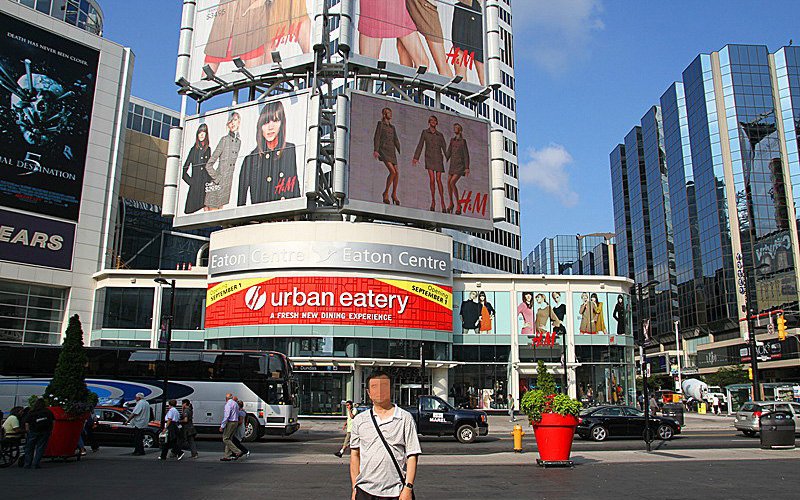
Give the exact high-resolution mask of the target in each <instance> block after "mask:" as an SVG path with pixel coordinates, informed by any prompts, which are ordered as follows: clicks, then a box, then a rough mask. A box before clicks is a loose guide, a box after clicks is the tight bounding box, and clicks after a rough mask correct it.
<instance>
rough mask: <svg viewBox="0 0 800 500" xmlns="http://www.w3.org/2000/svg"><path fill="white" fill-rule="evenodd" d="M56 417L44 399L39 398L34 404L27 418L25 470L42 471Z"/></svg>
mask: <svg viewBox="0 0 800 500" xmlns="http://www.w3.org/2000/svg"><path fill="white" fill-rule="evenodd" d="M54 421H55V417H54V416H53V412H51V411H50V410H49V409H48V408H47V406H46V405H45V403H44V399H42V398H39V399H37V400H36V402H35V403H33V407H32V408H31V411H30V413H28V415H27V416H26V417H25V430H26V431H27V433H28V437H27V442H26V443H25V468H26V469H30V468H31V466H33V467H34V468H36V469H41V468H42V466H41V465H40V463H41V461H42V455H44V450H45V448H47V441H49V440H50V433H51V432H52V431H53V422H54Z"/></svg>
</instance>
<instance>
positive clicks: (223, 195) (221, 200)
mask: <svg viewBox="0 0 800 500" xmlns="http://www.w3.org/2000/svg"><path fill="white" fill-rule="evenodd" d="M241 147H242V140H241V138H240V137H239V132H228V133H227V134H225V135H224V136H222V138H221V139H220V140H219V142H218V143H217V147H216V148H215V149H214V152H213V153H211V157H210V158H209V159H208V163H206V172H208V175H209V177H211V182H209V183H208V188H207V189H206V203H205V205H206V207H208V208H210V209H219V208H222V207H223V205H226V204H227V203H228V202H229V201H230V199H231V184H232V183H233V171H234V169H235V168H236V159H237V158H238V157H239V149H241ZM217 163H219V166H218V167H216V168H215V167H214V165H215V164H217Z"/></svg>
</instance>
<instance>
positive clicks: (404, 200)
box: [345, 92, 492, 229]
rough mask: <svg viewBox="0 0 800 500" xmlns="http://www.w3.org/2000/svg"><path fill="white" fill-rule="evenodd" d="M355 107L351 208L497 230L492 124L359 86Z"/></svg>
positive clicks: (352, 135)
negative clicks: (493, 205)
mask: <svg viewBox="0 0 800 500" xmlns="http://www.w3.org/2000/svg"><path fill="white" fill-rule="evenodd" d="M350 106H351V108H350V109H351V111H350V160H349V165H350V176H349V180H348V204H347V206H346V207H345V210H348V211H352V212H366V213H372V214H381V215H383V216H385V217H387V218H396V219H403V220H408V221H414V222H420V221H425V222H431V223H436V224H440V225H446V226H452V227H466V228H475V229H491V228H492V211H491V206H490V205H491V196H490V195H489V194H490V184H491V181H490V172H489V169H490V161H489V125H488V122H486V121H484V120H480V119H476V118H469V117H466V116H460V115H455V114H451V113H446V112H443V111H441V110H434V109H430V108H426V107H424V106H418V105H415V104H410V103H407V102H401V101H397V100H392V99H386V98H380V97H373V96H371V95H367V94H363V93H360V92H352V93H351V105H350Z"/></svg>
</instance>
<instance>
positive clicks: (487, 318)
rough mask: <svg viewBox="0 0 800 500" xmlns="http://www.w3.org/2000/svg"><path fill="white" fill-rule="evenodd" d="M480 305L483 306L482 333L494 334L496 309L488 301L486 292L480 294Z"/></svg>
mask: <svg viewBox="0 0 800 500" xmlns="http://www.w3.org/2000/svg"><path fill="white" fill-rule="evenodd" d="M478 304H480V306H481V322H480V333H492V320H493V319H494V307H492V304H491V303H490V302H488V301H487V300H486V292H481V293H479V294H478Z"/></svg>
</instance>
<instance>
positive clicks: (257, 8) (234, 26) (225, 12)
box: [204, 0, 271, 72]
mask: <svg viewBox="0 0 800 500" xmlns="http://www.w3.org/2000/svg"><path fill="white" fill-rule="evenodd" d="M219 4H220V5H218V6H217V8H216V9H215V10H214V11H213V14H209V15H211V16H213V17H214V22H213V24H212V25H211V31H210V33H209V35H208V42H207V43H206V46H205V48H204V51H205V54H206V57H205V63H206V64H208V65H209V66H211V69H212V70H213V71H215V72H216V71H217V69H218V68H219V65H220V64H221V63H223V62H227V61H232V60H233V59H235V58H237V57H238V58H240V59H241V60H242V61H244V64H245V66H247V67H248V68H252V67H255V66H259V65H261V64H264V62H265V61H266V57H267V54H266V50H265V46H266V45H267V42H268V40H269V32H268V30H267V26H268V25H269V20H270V5H271V2H267V1H265V0H230V1H227V2H226V1H224V0H220V1H219Z"/></svg>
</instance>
